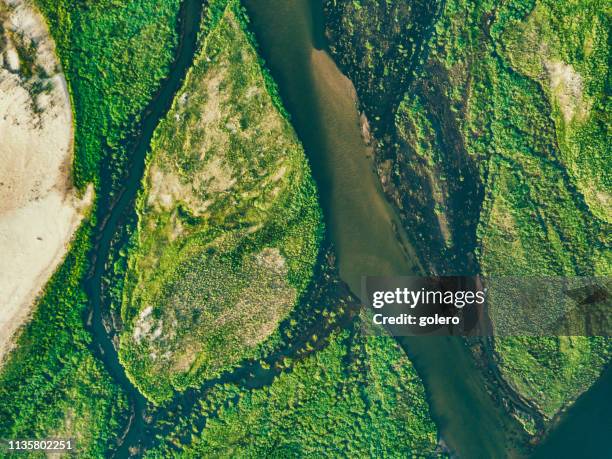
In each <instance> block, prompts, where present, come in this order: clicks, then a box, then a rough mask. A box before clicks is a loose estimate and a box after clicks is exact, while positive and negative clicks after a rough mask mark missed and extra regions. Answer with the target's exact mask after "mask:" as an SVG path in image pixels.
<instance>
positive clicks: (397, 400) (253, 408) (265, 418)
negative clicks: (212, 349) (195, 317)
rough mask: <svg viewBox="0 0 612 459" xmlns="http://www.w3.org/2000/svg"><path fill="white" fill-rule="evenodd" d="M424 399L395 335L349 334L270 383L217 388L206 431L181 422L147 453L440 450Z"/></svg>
mask: <svg viewBox="0 0 612 459" xmlns="http://www.w3.org/2000/svg"><path fill="white" fill-rule="evenodd" d="M424 396H425V394H424V388H423V386H422V384H421V382H420V379H419V378H418V376H417V375H416V372H415V371H414V368H413V367H412V365H411V364H410V362H409V361H408V360H407V358H406V356H405V355H404V353H403V352H402V351H401V350H400V349H399V347H398V346H397V344H396V343H395V342H394V341H393V339H392V338H389V337H362V336H360V335H352V334H350V333H349V332H348V331H341V332H337V333H336V334H335V335H333V336H332V338H331V341H330V343H329V344H328V345H327V346H326V347H325V348H323V349H322V350H320V351H318V352H316V353H315V354H313V355H311V356H309V357H307V358H306V359H304V360H301V361H299V362H297V363H296V364H295V365H294V366H293V368H292V370H291V371H287V372H283V373H281V374H280V375H279V376H278V377H277V378H276V379H275V380H274V381H273V382H272V384H271V385H270V386H267V387H264V388H261V389H253V390H248V389H243V388H240V387H238V386H235V385H233V384H226V385H225V386H218V387H217V388H215V391H214V393H212V394H210V395H209V396H208V397H207V398H206V400H202V401H201V402H200V413H198V414H199V416H201V417H204V418H205V419H206V422H205V426H204V428H203V429H202V430H201V431H200V430H199V429H198V428H196V427H194V426H193V425H191V424H190V423H186V424H183V425H182V426H178V425H177V427H176V429H175V431H174V433H173V434H171V435H169V436H167V437H166V438H165V441H164V442H162V444H161V445H160V446H158V448H157V449H155V450H151V451H148V452H147V454H146V456H145V457H270V456H272V457H302V456H309V457H330V456H331V457H344V456H349V457H363V456H370V457H437V456H438V454H437V453H435V451H436V447H437V445H436V443H437V433H436V427H435V425H434V423H433V421H432V420H431V418H430V416H429V408H428V406H427V403H426V402H425V399H424Z"/></svg>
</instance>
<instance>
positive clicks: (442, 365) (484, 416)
mask: <svg viewBox="0 0 612 459" xmlns="http://www.w3.org/2000/svg"><path fill="white" fill-rule="evenodd" d="M244 3H245V6H246V7H247V10H248V13H249V15H250V17H251V21H252V22H251V28H252V31H253V32H254V34H255V36H256V38H257V41H258V42H259V45H260V48H261V49H260V51H261V54H262V56H263V58H264V59H265V60H266V62H267V65H268V68H269V69H270V71H271V73H272V76H273V77H274V79H275V80H276V82H277V83H278V86H279V90H280V94H281V97H282V99H283V102H284V103H285V106H286V108H287V110H288V112H289V113H290V114H291V116H292V121H293V125H294V126H295V129H296V131H297V133H298V136H299V138H300V139H301V141H302V143H303V144H304V147H305V150H306V153H307V155H308V158H309V160H310V164H311V167H312V169H313V175H314V177H315V180H316V182H317V184H318V188H319V193H320V201H321V205H322V207H323V211H324V215H325V219H326V224H327V229H328V235H329V238H330V240H331V241H332V242H333V244H334V247H335V251H336V254H337V260H338V268H339V271H340V276H341V277H342V279H343V280H344V281H345V282H346V283H347V284H348V285H349V287H350V288H351V290H352V291H353V292H354V293H356V294H359V293H360V286H361V276H362V275H367V274H370V275H411V274H419V273H421V272H422V269H421V267H420V266H419V263H418V261H416V260H417V259H416V256H415V255H414V251H413V249H412V248H411V246H410V244H409V242H408V238H407V237H406V235H405V234H404V233H403V230H402V225H401V223H400V221H399V218H398V217H397V215H396V213H395V211H394V209H393V207H392V206H391V205H390V204H389V203H388V201H387V199H386V198H385V195H384V192H383V190H382V187H381V185H380V182H379V180H378V177H377V176H376V174H375V172H374V170H373V163H372V151H371V148H370V147H368V146H367V145H366V144H365V142H364V140H363V137H362V131H361V124H360V117H359V113H358V110H357V105H356V95H355V90H354V87H353V85H352V83H351V82H350V80H348V79H347V78H346V77H345V76H344V75H343V74H342V73H341V72H340V71H339V69H338V68H337V67H336V65H335V63H334V62H333V60H332V59H331V57H330V56H329V54H328V52H327V51H326V46H325V38H324V34H323V28H324V22H323V11H322V5H321V3H320V2H318V1H313V0H292V1H278V0H246V1H245V2H244ZM201 9H202V4H201V1H198V0H185V1H184V4H183V6H182V8H181V14H180V18H181V19H180V36H181V40H180V44H179V47H178V49H177V55H176V59H175V62H174V64H173V66H172V69H171V71H170V73H169V77H168V79H167V80H166V81H165V82H164V83H163V84H162V88H161V89H160V91H159V93H158V94H157V96H156V97H155V99H154V100H153V101H152V102H151V104H150V105H149V107H148V109H147V110H146V111H145V115H144V116H143V119H142V121H141V126H140V134H139V137H138V139H137V142H136V143H135V144H134V148H133V151H132V154H131V159H132V164H131V168H130V172H129V177H128V178H127V179H126V181H125V184H124V187H123V189H122V190H121V192H120V194H119V197H118V198H117V199H116V200H115V201H114V202H113V203H112V204H111V205H110V206H108V207H107V208H106V209H100V215H104V216H106V218H104V219H103V218H99V219H98V226H97V227H96V230H95V231H96V235H97V237H96V239H95V245H94V249H93V251H92V254H93V255H92V261H93V268H92V272H91V274H90V276H89V278H88V279H87V281H86V288H87V291H88V294H89V295H90V297H91V301H92V304H93V312H92V318H91V323H92V325H91V330H92V333H93V337H94V343H95V346H96V348H97V349H98V350H99V353H100V354H101V355H102V359H103V361H104V363H105V365H106V367H107V368H108V369H109V371H110V373H111V374H112V376H113V377H114V378H115V380H116V381H117V383H118V384H119V385H121V386H122V387H123V389H124V390H125V391H126V392H127V394H128V396H129V399H130V401H131V403H132V406H133V415H132V419H131V421H130V424H129V426H128V427H127V431H126V435H125V438H124V439H123V442H122V444H121V447H120V448H119V450H118V451H117V452H116V456H117V457H127V456H129V455H130V450H129V449H130V446H134V445H139V444H140V443H141V442H142V437H143V435H145V433H144V432H145V430H146V425H145V424H146V423H145V419H144V418H145V414H146V407H147V403H146V400H145V399H144V397H143V396H142V395H141V394H140V393H139V392H138V390H137V389H135V387H134V386H133V385H132V383H131V382H130V381H129V379H128V378H127V376H126V374H125V372H124V370H123V367H122V366H121V364H120V362H119V359H118V355H117V352H116V350H115V348H114V346H113V343H112V339H111V337H110V336H109V334H108V332H107V330H106V329H105V327H104V324H103V320H102V308H103V306H102V304H101V279H102V275H103V273H104V269H105V263H106V260H107V258H108V255H109V250H110V243H111V240H112V238H113V235H114V234H115V232H116V231H117V229H118V226H119V225H120V224H121V218H122V215H124V213H125V212H126V210H129V206H130V205H131V204H132V203H133V200H134V197H135V196H136V193H137V191H138V189H139V187H140V180H141V177H142V174H143V170H144V159H145V156H146V153H147V151H148V147H149V143H150V140H151V136H152V134H153V131H154V129H155V127H156V126H157V123H158V121H159V119H160V118H161V117H163V116H164V115H165V113H166V112H167V110H168V109H169V107H170V105H171V103H172V98H173V95H174V94H175V92H176V91H177V90H178V89H179V88H180V85H181V82H182V80H183V78H184V75H185V73H186V70H187V68H188V67H189V66H190V64H191V61H192V58H193V53H194V50H195V48H196V37H197V32H198V27H199V19H200V13H201ZM398 342H399V343H400V345H401V346H402V347H403V349H404V350H405V352H406V353H407V354H408V356H409V357H410V359H411V360H412V362H413V363H414V365H415V367H416V369H417V371H418V373H419V374H420V376H421V377H422V379H423V382H424V385H425V388H426V391H427V394H428V401H429V403H430V407H431V413H432V416H433V418H434V420H435V421H436V423H437V425H438V428H439V432H440V436H441V438H442V439H443V440H444V443H445V444H446V446H447V447H448V448H449V449H450V450H451V451H452V452H453V453H456V454H457V455H458V456H460V457H465V458H470V459H471V458H503V457H509V456H512V455H514V452H513V445H512V442H513V439H514V438H515V437H516V432H517V425H516V423H515V422H514V421H513V420H512V419H511V418H510V417H509V416H508V415H507V414H506V413H505V411H504V410H503V409H502V408H501V407H499V406H498V405H496V404H495V403H494V402H493V400H492V399H491V397H490V396H489V394H488V393H487V391H486V388H485V382H484V378H483V376H482V374H481V372H480V370H479V369H478V368H477V366H476V364H475V362H474V359H473V358H472V356H471V353H470V351H469V349H468V348H467V347H466V346H465V344H464V341H463V340H462V339H461V338H458V337H408V338H401V339H398ZM611 373H612V372H611V371H607V373H606V376H605V377H604V378H602V379H604V381H603V383H602V382H601V381H600V382H599V383H598V384H597V385H596V386H597V387H596V388H594V390H593V391H590V392H589V393H588V394H586V396H585V397H583V398H582V399H585V400H586V401H583V400H582V399H581V400H579V403H577V405H576V407H575V409H572V410H571V413H572V416H571V417H568V418H567V419H566V420H564V421H563V422H561V423H560V425H559V428H558V429H557V430H558V431H559V432H561V434H558V433H557V431H555V432H553V434H552V435H551V436H550V438H549V441H547V442H545V444H544V446H543V451H555V452H556V453H555V454H554V455H553V456H548V457H561V456H562V452H563V451H568V445H566V443H568V440H567V439H568V438H570V437H571V436H569V435H568V434H567V433H566V434H563V432H564V431H563V429H566V430H567V429H570V430H571V429H572V426H574V429H575V428H576V425H583V424H584V421H582V422H581V423H580V422H578V424H576V423H575V422H574V424H572V423H571V421H572V420H573V419H578V421H580V420H581V419H585V416H586V417H587V418H588V417H589V416H591V414H593V416H599V417H598V419H600V420H601V422H600V423H599V424H598V429H599V433H598V434H597V429H595V432H596V435H595V436H594V437H595V438H599V439H600V440H599V441H600V443H602V440H601V439H605V438H606V435H604V432H605V430H604V429H605V428H606V425H608V426H609V421H608V422H607V423H606V419H605V417H603V416H605V413H606V411H607V412H608V413H609V410H603V411H601V410H600V412H597V409H596V408H597V406H598V403H597V400H600V399H602V398H603V399H605V400H607V401H608V405H607V406H608V407H609V401H610V400H609V396H606V395H605V393H606V388H608V387H609V384H610V374H611ZM602 384H603V385H602ZM598 388H599V389H598ZM597 390H599V392H597ZM592 393H595V401H592V400H590V399H588V398H587V396H591V397H592ZM598 393H599V394H604V395H599V399H598V398H597V394H598ZM574 412H578V413H582V415H577V416H574ZM597 413H599V414H597ZM602 413H603V414H602ZM581 416H582V417H581ZM568 423H569V425H570V427H569V428H568V427H567V425H568ZM582 429H583V430H584V427H582ZM589 432H591V430H589ZM593 441H595V442H597V440H596V439H594V440H593ZM602 447H603V445H602ZM546 448H548V449H546ZM570 450H571V449H570ZM599 451H600V452H601V451H605V450H602V449H599Z"/></svg>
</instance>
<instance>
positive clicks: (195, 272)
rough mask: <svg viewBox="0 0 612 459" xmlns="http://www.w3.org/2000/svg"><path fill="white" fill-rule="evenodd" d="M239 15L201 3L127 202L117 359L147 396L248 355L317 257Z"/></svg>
mask: <svg viewBox="0 0 612 459" xmlns="http://www.w3.org/2000/svg"><path fill="white" fill-rule="evenodd" d="M243 14H244V13H243V12H242V9H241V7H240V6H239V3H238V2H236V1H230V2H213V3H212V5H211V6H210V7H209V9H208V14H207V17H206V19H205V21H206V25H205V27H204V30H205V33H204V34H202V37H201V48H200V51H199V52H198V55H197V56H196V58H195V62H194V65H193V67H192V68H191V70H190V72H189V74H188V76H187V79H186V81H185V84H184V87H183V88H182V89H181V90H180V91H179V93H178V94H177V95H176V98H175V101H174V104H173V107H172V109H171V110H170V112H169V113H168V115H167V116H166V117H165V119H164V120H163V121H162V122H161V124H160V125H159V127H158V129H157V131H156V133H155V136H154V139H153V142H152V152H151V155H150V158H149V162H148V165H147V170H146V172H145V178H144V180H143V192H142V193H141V195H140V197H139V200H138V204H137V206H138V211H139V222H138V233H137V236H136V237H135V238H134V240H133V246H132V248H131V254H130V258H129V267H128V274H127V278H126V288H125V292H124V304H123V307H122V311H121V314H122V320H123V322H124V324H125V330H124V332H123V333H122V336H121V359H122V361H123V363H124V364H125V366H126V368H127V370H128V373H129V375H130V377H131V379H133V381H134V382H135V384H137V385H138V387H139V388H140V389H141V390H142V392H143V393H144V394H146V396H147V397H148V398H150V399H151V400H153V401H155V402H160V401H163V400H165V399H168V398H170V397H171V395H172V392H173V390H174V389H179V390H182V389H185V388H186V387H187V386H194V385H197V384H198V383H200V382H201V381H203V380H205V379H209V378H212V377H214V376H217V375H218V374H220V373H221V372H222V371H224V370H226V369H228V368H230V367H232V366H235V365H236V364H238V363H239V361H240V360H241V359H244V358H246V357H253V356H255V355H256V354H257V349H258V346H259V345H260V344H261V343H263V342H265V341H266V338H268V337H269V336H270V335H271V334H272V333H273V332H274V330H275V329H276V328H277V325H278V324H279V322H280V321H281V320H282V319H284V318H285V317H286V316H287V315H288V314H289V312H290V311H291V309H292V308H293V306H294V305H295V304H296V303H297V301H298V299H299V298H300V296H301V295H302V293H303V292H304V290H305V288H306V286H307V285H308V283H309V280H310V278H311V276H312V268H313V265H314V263H315V260H316V257H317V253H318V246H319V241H320V238H321V234H322V227H321V215H320V210H319V207H318V203H317V196H316V191H315V187H314V183H313V181H312V179H311V176H310V170H309V168H308V165H307V163H306V159H305V156H304V152H303V150H302V147H301V145H300V144H299V142H298V140H297V138H296V135H295V133H294V131H293V129H292V127H291V125H290V124H289V122H288V121H287V119H286V116H285V113H284V111H283V110H282V108H281V107H280V102H279V100H280V99H279V97H278V95H277V93H276V89H275V87H274V85H273V83H272V80H271V79H270V77H269V76H268V74H267V73H266V71H265V70H264V69H263V67H262V64H261V62H260V61H259V58H258V54H257V52H256V50H255V47H254V45H253V42H252V39H251V37H250V35H249V34H248V32H247V30H246V27H245V21H246V19H245V17H244V16H243Z"/></svg>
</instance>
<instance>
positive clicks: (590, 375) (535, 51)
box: [326, 0, 612, 419]
mask: <svg viewBox="0 0 612 459" xmlns="http://www.w3.org/2000/svg"><path fill="white" fill-rule="evenodd" d="M350 3H351V2H343V1H332V0H330V1H328V2H327V3H326V4H327V9H328V12H329V13H328V14H329V16H330V19H329V25H328V27H329V28H330V29H331V31H330V32H329V33H328V34H329V35H330V36H331V37H332V38H334V37H336V36H338V35H340V33H339V30H340V32H341V31H342V30H343V29H339V30H336V28H338V24H339V23H341V24H342V27H344V29H347V28H348V29H349V30H351V31H352V34H353V36H355V37H356V38H355V39H354V40H352V42H353V43H365V44H364V45H363V46H366V48H367V46H368V45H367V44H368V43H369V42H372V40H371V39H370V38H369V37H370V34H371V31H372V30H376V31H380V30H383V27H384V26H383V25H384V24H385V21H390V20H393V19H394V18H396V17H397V15H396V13H395V12H394V11H393V9H389V8H388V6H385V2H375V1H360V2H352V3H353V4H355V3H358V4H359V5H360V6H361V10H360V9H359V8H357V9H355V7H354V6H353V7H351V6H350ZM376 8H378V9H379V10H380V11H381V12H382V13H377V14H369V15H367V16H364V15H363V13H361V12H359V11H363V9H369V11H372V10H373V9H376ZM353 10H355V11H353ZM343 14H344V17H343V18H342V20H341V22H339V20H338V18H337V17H336V16H335V15H343ZM380 14H385V15H386V18H385V19H379V16H380ZM366 18H367V20H366ZM371 18H374V19H373V21H370V19H371ZM609 21H610V11H609V7H608V6H607V5H605V4H604V2H600V1H598V0H582V1H575V2H569V3H568V2H561V3H560V2H554V1H547V0H539V1H532V0H524V1H523V0H513V1H508V2H503V3H502V4H497V3H495V2H489V1H486V2H475V1H471V0H450V1H447V2H445V3H444V8H443V9H442V10H441V11H440V12H439V17H438V18H436V19H434V20H433V21H432V22H433V30H432V32H431V36H427V34H426V33H424V34H422V37H423V43H424V45H423V47H422V49H421V50H418V49H416V50H415V51H414V52H413V55H414V56H415V59H416V61H417V63H418V65H415V66H414V67H413V71H412V72H411V73H410V75H408V76H406V75H403V76H402V77H401V78H400V77H399V76H398V75H396V74H395V75H394V74H393V73H392V72H391V70H392V68H391V67H389V72H388V73H387V74H386V75H385V73H384V72H383V73H382V77H381V72H380V71H377V70H376V68H373V69H371V71H370V76H369V78H366V80H367V81H366V82H365V83H364V82H363V81H362V80H363V79H364V77H363V71H364V69H363V67H364V65H363V63H362V61H360V59H359V56H361V54H360V49H361V48H360V47H361V45H357V46H353V45H352V44H351V43H348V44H347V43H345V42H346V40H345V39H342V38H340V39H337V40H336V43H334V44H333V45H332V50H334V51H335V52H336V53H340V56H339V60H340V62H343V63H344V65H345V69H346V71H347V73H348V74H349V76H350V77H351V78H353V80H354V81H355V82H356V86H357V91H358V93H359V95H360V97H362V98H363V99H365V102H364V103H363V107H364V110H365V112H366V115H367V116H368V117H370V118H371V119H373V120H374V124H375V125H376V124H378V127H377V136H378V138H379V142H378V152H377V156H378V162H379V173H380V175H381V176H382V178H383V179H384V180H383V182H384V183H386V184H387V185H386V190H387V192H388V193H389V195H390V196H391V197H392V199H393V200H394V201H395V202H396V204H397V205H398V207H399V208H400V209H401V210H402V212H401V213H402V217H403V219H404V222H405V223H406V227H407V228H409V229H412V230H413V231H412V234H413V236H412V237H413V238H414V239H415V241H416V243H415V244H414V245H415V246H416V247H417V248H420V250H421V255H422V257H423V258H424V259H426V260H429V265H430V269H431V270H432V271H435V272H438V273H446V274H451V273H472V272H482V273H484V274H486V275H525V276H553V275H564V276H594V275H599V276H607V275H609V274H610V272H611V271H612V259H611V256H610V253H611V252H610V250H609V248H610V240H609V235H610V216H611V215H612V213H611V210H610V206H609V196H610V176H609V172H608V171H609V170H610V148H609V145H608V143H609V142H607V141H606V139H607V138H608V137H609V131H610V120H609V108H607V106H608V105H609V104H607V99H608V96H607V93H608V91H609V88H608V82H609V78H608V64H609V47H608V45H607V43H608V30H609ZM347 24H348V25H347ZM349 26H350V27H349ZM378 40H379V43H378V46H377V47H372V48H373V50H374V51H373V53H376V52H378V51H376V50H379V49H383V50H385V49H394V47H396V46H398V45H399V44H400V43H402V38H401V37H400V36H399V35H397V34H386V33H380V34H379V37H378ZM415 42H418V40H416V41H415ZM381 62H384V60H382V61H381ZM396 73H397V72H396ZM381 78H382V79H383V83H379V84H377V90H379V91H383V89H385V88H388V87H391V86H389V85H391V84H392V83H393V82H394V81H401V82H402V83H401V85H400V86H401V91H399V92H401V93H402V94H403V95H402V97H400V98H398V102H397V103H396V104H394V105H392V106H391V107H390V108H389V114H387V116H386V117H384V116H381V115H380V114H379V113H377V111H376V109H375V108H372V107H370V105H369V103H368V100H370V98H371V94H370V93H371V91H372V84H373V83H374V82H377V81H379V80H380V79H381ZM398 79H399V80H398ZM381 97H382V96H381ZM492 311H493V320H494V322H495V321H497V322H498V323H503V322H504V321H505V320H506V319H507V317H503V314H501V312H500V311H496V310H495V307H494V305H493V307H492ZM580 319H584V318H578V319H576V320H577V321H578V320H580ZM586 327H587V325H586V323H583V324H582V327H577V329H575V334H576V335H584V334H585V332H586V331H587V328H586ZM609 357H610V340H609V339H607V338H603V339H600V338H586V337H584V336H582V337H580V336H575V337H565V338H563V337H550V338H535V337H530V338H526V337H517V338H503V339H496V340H495V353H494V355H493V356H492V358H494V359H495V362H496V363H497V365H498V367H499V369H500V371H501V375H502V377H503V378H504V379H505V380H506V381H507V382H508V383H509V384H510V387H512V389H514V390H515V391H516V392H517V393H518V394H519V395H520V396H521V397H522V398H523V399H525V400H527V401H528V403H529V404H531V405H532V406H533V407H534V408H535V409H536V410H537V411H539V412H540V413H541V414H542V416H544V418H545V419H550V418H551V417H553V416H554V415H555V414H556V413H558V412H559V411H560V410H562V409H563V408H564V407H566V406H568V404H570V403H571V402H572V401H573V400H574V399H575V398H576V397H577V396H578V395H579V394H581V393H582V392H583V391H584V390H586V389H587V388H588V387H589V386H590V385H591V384H592V383H593V382H594V381H595V380H596V378H597V377H598V375H599V373H600V372H601V369H602V368H603V366H604V365H605V364H606V362H607V361H608V360H609Z"/></svg>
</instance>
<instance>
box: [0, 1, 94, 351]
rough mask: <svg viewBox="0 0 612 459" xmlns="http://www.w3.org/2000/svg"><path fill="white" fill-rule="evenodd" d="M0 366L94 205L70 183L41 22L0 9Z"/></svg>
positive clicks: (56, 81) (62, 116)
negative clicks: (17, 332) (0, 41)
mask: <svg viewBox="0 0 612 459" xmlns="http://www.w3.org/2000/svg"><path fill="white" fill-rule="evenodd" d="M0 22H1V23H2V24H1V27H0V31H2V32H0V35H1V36H0V40H3V41H4V42H5V44H4V48H3V49H1V50H0V56H1V58H0V64H1V65H0V113H2V117H1V118H0V139H2V141H1V142H0V163H1V164H2V168H0V253H2V257H1V258H0V304H2V307H1V308H0V361H2V357H3V355H5V354H6V353H7V352H8V350H10V348H11V347H12V345H13V341H14V338H13V337H14V334H15V333H16V331H17V330H18V329H19V328H20V327H21V326H22V325H23V323H24V322H25V321H26V320H27V318H28V317H29V316H30V313H31V310H32V307H33V306H34V303H35V301H36V299H37V298H38V296H39V295H40V293H41V292H42V289H43V287H44V285H45V284H46V283H47V281H48V280H49V278H50V277H51V275H52V274H53V273H54V272H55V270H56V269H57V267H58V266H59V264H60V263H61V262H62V260H63V259H64V256H65V254H66V252H67V251H68V248H69V246H70V240H71V239H72V236H73V234H74V232H75V231H76V229H77V227H78V226H79V224H80V223H81V221H82V219H83V217H84V216H85V215H86V214H87V212H88V209H89V208H90V205H91V203H92V201H93V190H92V189H91V188H88V189H87V191H86V192H85V193H84V195H82V196H79V193H77V190H76V189H75V187H74V186H73V183H72V159H73V128H72V125H73V123H72V109H71V106H70V95H69V93H68V89H67V86H66V80H65V78H64V75H63V73H62V72H61V70H58V69H60V65H59V62H58V59H57V58H56V56H55V45H54V43H53V40H52V38H51V36H50V35H49V31H48V29H47V26H46V24H45V21H44V19H43V18H42V16H41V15H40V13H39V12H38V11H37V10H36V9H35V7H34V6H33V5H31V4H30V3H28V2H25V1H21V0H12V1H8V0H2V3H0Z"/></svg>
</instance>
